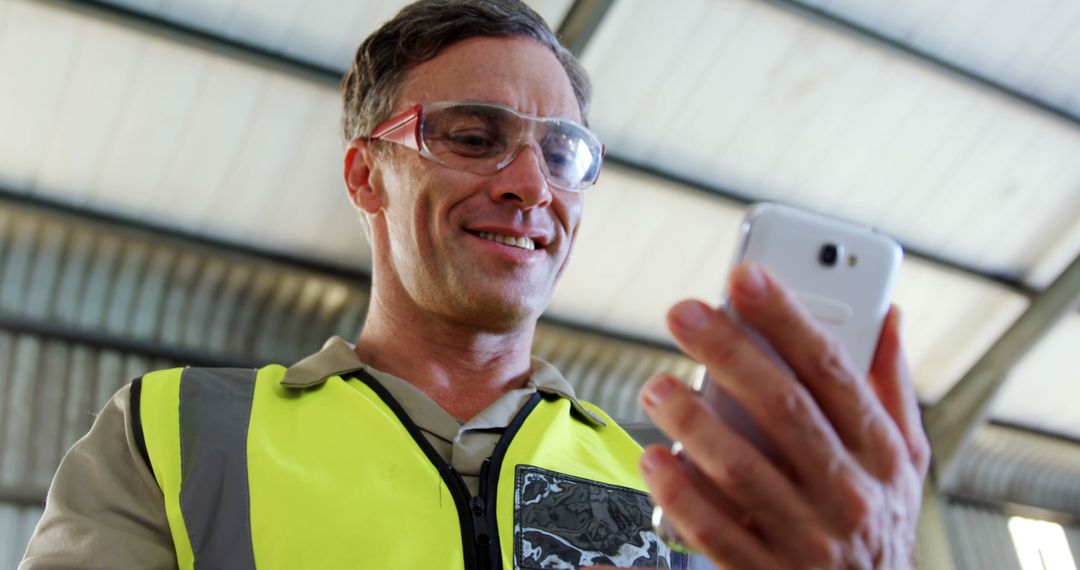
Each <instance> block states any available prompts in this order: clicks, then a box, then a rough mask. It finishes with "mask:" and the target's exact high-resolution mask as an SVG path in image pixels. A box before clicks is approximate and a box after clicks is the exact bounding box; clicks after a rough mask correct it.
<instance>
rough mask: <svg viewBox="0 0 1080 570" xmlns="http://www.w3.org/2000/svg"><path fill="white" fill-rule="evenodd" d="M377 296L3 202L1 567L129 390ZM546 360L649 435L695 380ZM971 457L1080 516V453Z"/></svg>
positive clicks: (1027, 449) (652, 359) (339, 323)
mask: <svg viewBox="0 0 1080 570" xmlns="http://www.w3.org/2000/svg"><path fill="white" fill-rule="evenodd" d="M367 291H368V283H367V280H366V279H365V278H364V277H363V276H362V275H348V274H344V273H341V272H337V273H334V272H330V271H320V270H318V268H312V267H302V266H299V265H296V264H292V263H289V262H288V261H287V260H275V259H270V258H268V257H265V256H260V255H257V254H255V253H251V252H244V251H238V250H234V249H230V248H227V247H220V246H215V245H212V244H208V243H204V242H200V241H198V240H195V239H186V238H182V237H176V236H162V235H158V234H155V233H152V232H148V231H143V230H138V229H132V228H129V227H119V226H116V225H112V224H109V223H108V222H107V221H104V220H99V219H87V218H85V217H82V216H78V215H76V214H74V213H70V212H65V211H61V210H58V209H52V208H41V207H37V206H31V205H26V204H20V203H13V202H4V201H0V569H3V568H10V567H14V565H15V563H16V561H17V560H18V558H19V557H20V556H21V554H22V552H23V549H24V548H25V544H26V540H27V538H28V537H29V535H30V532H31V531H32V529H33V526H34V524H35V523H36V521H37V519H38V518H39V517H40V514H41V507H40V505H41V501H42V498H43V497H44V494H45V490H46V489H47V486H48V483H49V481H50V479H51V476H52V472H53V470H54V469H55V468H56V465H57V464H58V463H59V460H60V457H61V456H62V454H63V453H64V451H65V450H66V449H67V448H68V447H69V446H70V445H71V444H72V443H73V442H74V441H75V440H76V439H77V438H78V437H80V436H81V435H82V434H83V433H85V432H86V430H87V429H88V427H89V426H90V423H91V422H92V421H93V418H94V414H95V413H96V412H97V411H98V410H99V409H100V408H101V407H102V405H104V403H105V401H106V400H107V399H108V398H109V396H110V395H111V394H112V393H113V392H114V391H115V390H116V389H117V388H118V387H120V386H121V385H122V384H123V383H125V382H127V381H128V380H129V379H131V378H133V377H135V376H137V375H139V374H141V373H143V372H145V371H147V370H151V369H156V368H164V367H168V366H173V365H175V364H178V363H188V364H197V365H240V366H255V365H258V364H262V363H265V362H270V361H276V362H283V363H289V362H292V361H294V360H295V359H297V358H299V357H301V356H303V355H305V354H307V353H309V352H311V351H313V350H316V349H317V348H318V347H319V346H320V344H321V343H322V341H323V340H324V339H325V338H326V337H328V336H330V335H334V334H337V335H341V336H343V337H345V338H347V339H352V338H354V337H355V335H356V333H357V332H358V330H359V327H360V324H361V322H362V319H363V315H364V311H365V310H366V305H367V300H368V293H367ZM535 352H536V353H537V354H538V355H540V356H542V357H544V358H546V359H548V360H550V361H551V362H553V363H554V364H556V365H557V366H558V367H559V368H560V369H561V370H562V371H563V372H564V374H565V375H566V376H567V378H568V379H570V380H571V381H572V382H573V383H574V384H575V386H576V388H577V390H578V392H579V395H580V396H581V397H582V398H585V399H587V400H590V401H593V402H596V403H598V404H599V405H601V406H602V407H604V408H605V409H606V410H607V411H608V412H609V413H611V414H612V415H613V416H615V417H617V418H619V419H620V420H622V421H625V422H629V423H630V427H632V428H635V429H633V430H632V431H634V432H635V433H638V434H642V437H644V438H645V439H650V438H652V437H653V435H650V430H649V428H648V424H646V423H644V422H645V417H644V415H643V413H642V412H641V410H640V409H639V407H638V405H637V393H638V391H639V389H640V387H641V385H642V384H643V383H644V382H645V381H646V380H647V379H648V378H650V377H651V376H653V375H655V374H657V373H659V372H661V371H669V372H673V373H675V374H676V375H678V376H680V377H682V378H684V379H687V380H688V379H690V378H692V377H693V376H694V375H695V373H696V369H697V366H696V365H695V363H693V362H692V361H690V360H688V359H686V358H684V357H682V356H681V355H679V354H677V353H675V352H673V351H671V350H668V349H665V348H663V347H658V346H653V345H645V344H640V343H632V342H629V341H627V340H621V339H615V338H611V337H606V336H601V335H597V334H593V333H590V332H586V331H583V330H580V329H578V328H576V327H573V326H569V325H560V324H553V323H551V322H545V323H543V324H542V325H541V326H540V327H539V328H538V330H537V335H536V342H535ZM960 461H961V462H962V464H961V469H960V470H959V473H960V474H961V476H960V477H959V478H958V486H957V488H956V489H955V491H956V492H957V493H960V494H962V495H967V496H977V497H981V498H989V499H1008V500H1012V501H1013V502H1020V503H1024V504H1030V505H1034V506H1039V507H1043V508H1048V509H1052V510H1056V511H1059V512H1071V513H1073V514H1076V515H1080V489H1078V486H1077V485H1075V484H1074V482H1076V481H1080V446H1077V445H1076V444H1075V443H1071V442H1066V441H1063V440H1060V439H1057V438H1051V437H1046V436H1040V435H1036V434H1030V433H1027V432H1022V431H1019V430H1015V429H1011V428H1006V427H1002V426H988V427H986V428H984V429H983V430H982V431H981V432H980V433H979V434H978V436H977V437H976V439H975V442H974V444H973V445H972V446H970V448H969V449H968V450H966V451H965V452H964V454H962V455H961V459H960ZM944 510H945V512H946V514H945V517H946V519H947V520H946V525H947V526H948V527H949V528H950V532H952V534H953V536H952V540H953V543H954V544H955V546H954V554H955V556H957V558H958V562H959V566H958V567H960V568H979V569H982V568H987V569H990V568H1001V569H1003V570H1005V569H1009V570H1012V569H1015V568H1018V566H1017V563H1016V562H1015V559H1016V557H1015V554H1014V553H1013V552H1012V550H1011V548H1012V547H1011V544H1012V543H1011V540H1010V539H1009V536H1008V531H1007V528H1006V526H1005V525H1006V524H1007V516H1006V515H1004V514H1001V513H1000V512H997V511H994V510H988V509H987V508H986V507H982V506H973V505H970V504H967V503H964V502H958V501H956V500H953V501H951V502H946V505H945V509H944ZM1069 532H1070V533H1071V534H1070V536H1071V537H1072V538H1071V539H1072V540H1073V541H1074V545H1076V544H1080V529H1078V528H1070V529H1069ZM1074 551H1077V552H1080V550H1077V549H1076V548H1075V546H1074Z"/></svg>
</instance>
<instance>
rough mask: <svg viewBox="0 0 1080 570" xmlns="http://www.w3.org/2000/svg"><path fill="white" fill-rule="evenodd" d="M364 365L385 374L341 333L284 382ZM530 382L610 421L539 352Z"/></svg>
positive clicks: (299, 385) (304, 383) (588, 418)
mask: <svg viewBox="0 0 1080 570" xmlns="http://www.w3.org/2000/svg"><path fill="white" fill-rule="evenodd" d="M360 369H367V370H369V371H375V372H379V373H380V374H385V372H380V371H377V370H375V369H374V368H373V367H371V366H369V365H367V364H365V363H364V362H363V361H361V360H360V358H359V357H358V356H357V355H356V352H354V351H353V345H351V344H350V343H348V342H346V341H345V340H344V339H343V338H341V337H338V336H334V337H330V339H328V340H327V341H326V342H325V343H324V344H323V347H322V349H321V350H319V351H318V352H316V353H315V354H312V355H310V356H307V357H305V358H303V359H302V360H300V361H299V362H297V363H296V364H293V365H292V366H290V367H289V368H288V369H286V371H285V377H284V378H282V379H281V385H282V386H285V387H286V388H292V389H295V390H302V389H304V388H313V387H315V386H319V385H320V384H322V383H323V382H326V380H327V378H330V377H332V376H341V375H345V374H348V373H349V372H355V371H357V370H360ZM527 386H532V387H533V388H535V389H536V390H537V391H539V392H542V393H545V394H549V395H552V396H557V397H560V398H566V399H567V400H569V401H570V406H571V407H572V408H573V410H574V411H575V412H576V413H575V414H574V415H575V416H576V417H578V418H579V419H581V420H582V421H584V422H585V423H587V424H589V425H591V426H593V427H602V426H605V425H607V422H605V421H604V420H603V418H601V417H600V416H599V415H597V414H596V413H594V412H593V411H592V410H590V409H588V408H586V407H585V406H584V405H583V404H582V403H581V402H579V401H578V399H577V397H576V396H575V395H574V387H573V386H571V385H570V383H569V382H567V381H566V378H563V375H562V374H561V373H560V372H559V370H558V369H557V368H555V366H554V365H552V364H551V363H549V362H547V361H545V360H543V359H540V358H537V357H536V356H533V357H532V375H531V376H530V377H529V383H528V385H527Z"/></svg>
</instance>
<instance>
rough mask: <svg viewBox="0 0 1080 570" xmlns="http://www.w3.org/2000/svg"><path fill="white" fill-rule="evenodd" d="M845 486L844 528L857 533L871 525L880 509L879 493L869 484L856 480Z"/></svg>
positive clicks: (842, 524)
mask: <svg viewBox="0 0 1080 570" xmlns="http://www.w3.org/2000/svg"><path fill="white" fill-rule="evenodd" d="M845 487H846V492H845V499H846V500H845V501H844V509H843V520H842V522H841V527H842V530H843V531H845V532H846V533H855V532H860V531H862V530H863V529H867V528H869V527H871V526H872V525H873V522H874V517H875V516H876V515H877V512H878V510H879V509H878V503H879V502H880V501H878V498H877V493H875V492H874V491H873V489H872V488H871V487H870V486H868V485H859V484H857V483H854V482H849V483H848V484H847V485H845Z"/></svg>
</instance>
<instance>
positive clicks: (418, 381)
mask: <svg viewBox="0 0 1080 570" xmlns="http://www.w3.org/2000/svg"><path fill="white" fill-rule="evenodd" d="M384 297H385V295H381V294H380V292H379V288H378V287H373V289H372V297H371V304H370V306H369V308H368V314H367V318H366V320H365V323H364V329H363V331H362V332H361V334H360V338H359V340H358V341H357V343H356V353H357V355H358V356H359V357H360V359H361V360H363V361H364V362H365V363H367V364H370V365H371V366H373V367H375V368H376V369H378V370H381V371H383V372H387V373H389V374H393V375H394V376H397V377H399V378H402V379H404V380H406V381H408V382H409V383H411V384H413V385H414V386H416V387H417V388H419V389H420V390H421V391H422V392H424V393H425V394H427V395H428V397H430V398H431V399H433V400H434V401H435V402H436V403H438V404H439V405H440V406H441V407H442V408H443V409H444V410H446V411H447V412H448V413H449V414H450V415H452V416H454V417H456V418H458V419H461V420H468V419H470V418H472V417H473V416H475V415H476V414H478V413H479V412H480V411H481V410H483V409H484V408H486V407H487V406H488V405H490V404H491V403H492V402H494V401H495V400H497V399H498V398H499V396H501V395H502V394H504V393H505V392H507V391H509V390H513V389H515V388H521V387H523V386H524V385H525V383H526V381H527V380H528V379H529V374H530V370H531V367H532V364H531V359H530V355H531V349H532V340H533V332H534V330H535V321H532V322H529V323H525V324H523V325H521V326H517V327H515V328H511V329H509V330H505V331H490V330H482V329H479V328H477V326H476V325H475V324H471V323H466V322H460V321H454V320H452V319H449V318H443V317H440V316H434V317H433V316H432V315H431V314H429V313H425V312H423V311H421V310H420V308H419V307H417V306H416V305H415V304H412V303H408V302H405V303H390V302H389V300H388V299H386V298H384ZM391 306H392V307H393V310H390V307H391Z"/></svg>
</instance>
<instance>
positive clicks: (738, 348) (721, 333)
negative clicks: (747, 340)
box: [703, 326, 743, 368]
mask: <svg viewBox="0 0 1080 570" xmlns="http://www.w3.org/2000/svg"><path fill="white" fill-rule="evenodd" d="M731 332H732V331H730V330H729V327H727V326H723V327H717V330H716V334H715V335H714V336H712V337H711V338H710V339H709V340H708V341H707V342H706V343H705V346H704V347H703V348H704V350H705V355H704V357H705V359H706V362H708V363H709V364H712V365H713V366H717V367H720V368H724V367H727V366H730V365H732V363H734V362H736V361H737V360H738V359H739V356H740V354H741V352H742V350H743V343H742V342H741V339H738V338H736V337H735V336H734V335H733V334H731Z"/></svg>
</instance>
